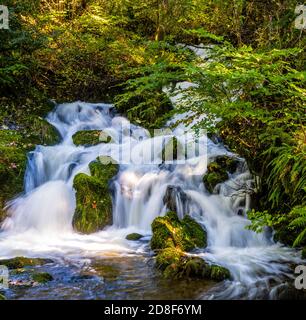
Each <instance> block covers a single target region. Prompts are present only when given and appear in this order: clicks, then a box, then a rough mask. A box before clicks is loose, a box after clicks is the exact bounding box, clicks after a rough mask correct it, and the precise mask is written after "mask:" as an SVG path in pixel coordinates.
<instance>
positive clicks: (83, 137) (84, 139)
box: [72, 130, 111, 146]
mask: <svg viewBox="0 0 306 320" xmlns="http://www.w3.org/2000/svg"><path fill="white" fill-rule="evenodd" d="M72 140H73V143H74V144H75V145H76V146H80V145H82V146H95V145H97V144H99V143H109V142H110V141H111V137H110V136H109V135H108V134H107V133H105V132H104V131H101V130H82V131H78V132H77V133H75V134H74V135H73V137H72Z"/></svg>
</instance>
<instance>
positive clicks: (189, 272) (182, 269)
mask: <svg viewBox="0 0 306 320" xmlns="http://www.w3.org/2000/svg"><path fill="white" fill-rule="evenodd" d="M152 231H153V236H152V239H151V248H152V249H153V250H155V252H156V253H157V255H156V266H157V268H158V269H160V270H161V271H162V273H163V276H164V277H166V278H186V277H191V278H201V279H210V280H214V281H222V280H225V279H228V278H229V277H230V272H229V271H228V270H227V269H226V268H223V267H221V266H217V265H210V264H208V263H207V262H206V261H205V260H203V259H201V258H199V257H191V256H188V255H186V253H185V251H191V250H192V249H195V248H196V247H206V245H207V235H206V231H205V230H204V229H203V228H202V227H201V226H200V225H199V224H198V223H197V222H196V221H195V220H194V219H192V218H191V217H190V216H185V217H184V219H182V220H179V218H178V216H177V214H176V213H175V212H168V213H167V214H166V215H165V217H158V218H156V219H155V220H154V221H153V223H152Z"/></svg>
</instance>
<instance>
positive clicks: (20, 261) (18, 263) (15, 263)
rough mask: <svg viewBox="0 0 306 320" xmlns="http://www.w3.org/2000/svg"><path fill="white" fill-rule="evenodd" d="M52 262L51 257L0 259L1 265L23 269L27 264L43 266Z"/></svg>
mask: <svg viewBox="0 0 306 320" xmlns="http://www.w3.org/2000/svg"><path fill="white" fill-rule="evenodd" d="M52 262H53V261H52V260H51V259H41V258H25V257H16V258H12V259H4V260H0V265H4V266H6V267H8V268H9V269H22V268H24V267H27V266H42V265H44V264H48V263H52Z"/></svg>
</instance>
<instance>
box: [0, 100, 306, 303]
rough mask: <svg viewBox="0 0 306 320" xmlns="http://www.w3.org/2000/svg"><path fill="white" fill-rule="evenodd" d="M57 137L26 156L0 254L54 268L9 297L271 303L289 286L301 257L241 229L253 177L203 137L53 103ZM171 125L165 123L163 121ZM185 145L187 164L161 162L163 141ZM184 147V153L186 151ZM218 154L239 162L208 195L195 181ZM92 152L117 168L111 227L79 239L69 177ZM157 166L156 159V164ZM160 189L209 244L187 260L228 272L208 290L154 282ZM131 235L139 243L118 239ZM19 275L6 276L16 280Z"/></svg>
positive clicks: (97, 108) (0, 235) (110, 111)
mask: <svg viewBox="0 0 306 320" xmlns="http://www.w3.org/2000/svg"><path fill="white" fill-rule="evenodd" d="M47 120H48V122H49V123H51V124H52V125H54V126H55V127H56V128H57V130H58V131H59V133H60V134H61V137H62V140H61V142H60V143H59V144H58V145H55V146H36V149H35V150H34V151H32V152H30V153H29V155H28V164H27V171H26V175H25V191H24V194H22V195H20V196H19V197H18V198H16V199H14V200H12V201H11V202H10V203H9V204H8V207H9V213H10V216H9V217H8V218H7V219H6V220H5V221H4V223H3V224H2V229H1V232H0V258H11V257H16V256H27V257H47V258H51V259H52V260H53V261H54V262H53V263H50V264H47V265H44V266H41V267H35V268H36V269H39V270H43V271H47V272H50V273H51V274H52V275H53V277H54V280H53V281H51V282H50V283H48V284H46V285H40V286H27V285H15V286H13V285H11V286H10V289H9V290H8V297H9V298H12V299H25V298H26V299H274V298H278V295H279V294H280V292H281V291H282V290H284V288H285V287H286V282H287V283H288V286H289V287H290V286H291V285H292V284H293V281H294V280H293V279H294V274H293V269H292V265H295V264H299V263H301V258H300V253H299V252H298V251H295V250H293V249H290V248H286V247H284V246H282V245H280V244H278V243H274V242H273V240H272V234H271V232H264V233H262V234H256V233H254V232H253V231H250V230H248V229H246V226H247V225H248V224H249V223H250V222H249V220H248V219H247V218H246V212H247V210H248V209H250V205H251V204H250V196H249V193H248V192H247V190H249V189H250V188H252V187H253V183H254V182H253V177H252V176H251V174H250V172H249V171H248V168H247V165H246V163H245V161H244V159H241V158H239V157H238V156H237V155H235V154H233V153H231V152H229V151H228V150H227V149H226V148H225V147H224V146H223V145H222V143H215V142H214V141H212V140H210V139H209V138H208V137H207V136H206V135H205V134H203V135H201V136H200V137H199V138H198V139H197V143H198V144H197V145H198V149H197V152H192V147H193V143H192V142H193V141H194V139H195V133H194V132H193V131H192V130H191V129H190V128H188V127H187V126H185V125H184V124H182V123H180V124H179V125H178V126H176V128H175V129H174V130H173V131H172V132H171V133H169V132H167V131H165V133H164V134H161V135H159V136H154V137H150V134H149V132H148V131H147V130H145V129H144V128H142V127H140V126H137V125H133V124H131V123H130V122H129V121H128V120H127V119H126V118H124V117H122V116H121V115H119V114H117V113H116V111H115V110H114V108H113V106H112V105H110V104H90V103H85V102H74V103H67V104H60V105H57V106H56V108H55V109H54V111H53V112H51V113H50V114H49V115H48V116H47ZM173 121H174V122H175V119H172V122H173ZM97 129H98V130H103V131H104V132H106V133H107V134H108V135H109V136H110V137H111V138H112V140H111V142H110V143H103V142H101V143H100V144H98V145H95V146H89V147H85V146H75V145H74V144H73V141H72V136H73V135H74V134H75V133H76V132H78V131H80V130H97ZM173 137H176V138H177V140H178V141H179V142H180V143H182V144H184V145H186V146H187V147H186V148H187V150H188V152H187V155H188V156H187V159H184V161H180V159H179V160H174V161H172V162H169V163H162V161H159V160H161V159H159V158H158V157H157V159H155V161H151V160H152V157H151V155H152V151H154V152H153V153H154V154H157V155H160V154H161V153H162V150H163V147H164V146H165V144H166V143H167V142H169V140H170V139H172V138H173ZM189 151H190V152H189ZM220 155H228V156H231V157H234V158H236V159H237V161H238V162H239V165H238V167H237V169H236V171H235V172H234V173H233V174H231V175H230V179H229V180H228V181H226V182H224V183H222V184H220V185H219V186H218V192H217V193H216V194H210V193H209V192H208V191H207V190H206V189H205V186H204V184H203V181H202V178H203V175H204V174H205V172H206V170H207V163H209V162H210V161H212V160H213V159H215V157H217V156H220ZM99 156H111V157H112V158H113V159H114V160H116V161H117V162H118V163H119V164H120V170H119V173H118V174H117V176H116V177H115V178H114V179H113V180H112V181H111V189H112V197H113V225H112V226H109V227H107V228H106V229H104V230H103V231H100V232H98V233H94V234H90V235H84V234H80V233H77V232H75V231H74V230H73V227H72V219H73V214H74V211H75V206H76V204H75V191H74V190H73V179H74V177H75V176H76V175H77V174H78V173H87V174H89V169H88V165H89V163H90V162H92V161H94V160H95V159H96V158H97V157H99ZM156 160H157V161H156ZM169 186H172V187H173V186H174V187H175V188H178V189H177V190H180V191H181V192H178V193H177V197H176V204H177V208H178V216H179V217H180V218H182V217H183V216H184V215H185V214H189V215H191V216H192V217H193V218H194V219H196V220H197V221H198V222H199V223H200V224H201V225H203V227H204V226H205V228H206V230H207V235H208V246H207V248H205V249H203V250H200V249H198V250H196V251H194V252H192V253H191V254H192V255H196V256H199V257H203V258H204V259H205V260H206V261H208V262H210V263H215V264H219V265H222V266H224V267H226V268H228V269H229V270H230V272H231V275H232V279H231V280H226V281H224V282H222V283H219V284H216V283H214V282H212V281H207V280H201V281H199V280H167V279H162V278H161V276H160V274H159V271H157V270H155V268H154V256H153V253H152V252H151V251H150V247H149V240H150V237H151V223H152V221H153V220H154V218H156V217H157V216H161V215H164V214H165V213H166V212H167V209H166V206H165V204H164V202H163V198H164V195H165V193H166V191H167V188H168V187H169ZM132 232H137V233H140V234H142V235H144V237H143V238H142V239H141V240H139V241H135V242H134V241H127V240H126V239H125V237H126V235H127V234H129V233H132ZM26 272H27V271H25V273H24V274H21V275H16V274H15V275H14V274H12V275H11V281H12V282H14V281H15V282H16V283H18V281H20V280H22V279H23V277H26Z"/></svg>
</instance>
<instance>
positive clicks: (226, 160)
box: [203, 156, 239, 193]
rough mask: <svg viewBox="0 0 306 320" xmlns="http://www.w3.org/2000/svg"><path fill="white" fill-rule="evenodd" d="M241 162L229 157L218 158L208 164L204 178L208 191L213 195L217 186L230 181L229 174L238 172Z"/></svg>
mask: <svg viewBox="0 0 306 320" xmlns="http://www.w3.org/2000/svg"><path fill="white" fill-rule="evenodd" d="M238 164H239V161H238V160H236V159H234V158H231V157H229V156H217V157H216V158H215V160H214V161H213V162H211V163H210V164H208V166H207V172H206V174H205V175H204V177H203V183H204V185H205V187H206V189H207V190H208V191H209V192H210V193H213V192H214V189H215V187H216V185H217V184H219V183H223V182H225V181H227V180H228V179H229V173H231V174H232V173H234V172H235V171H236V170H237V167H238Z"/></svg>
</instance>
